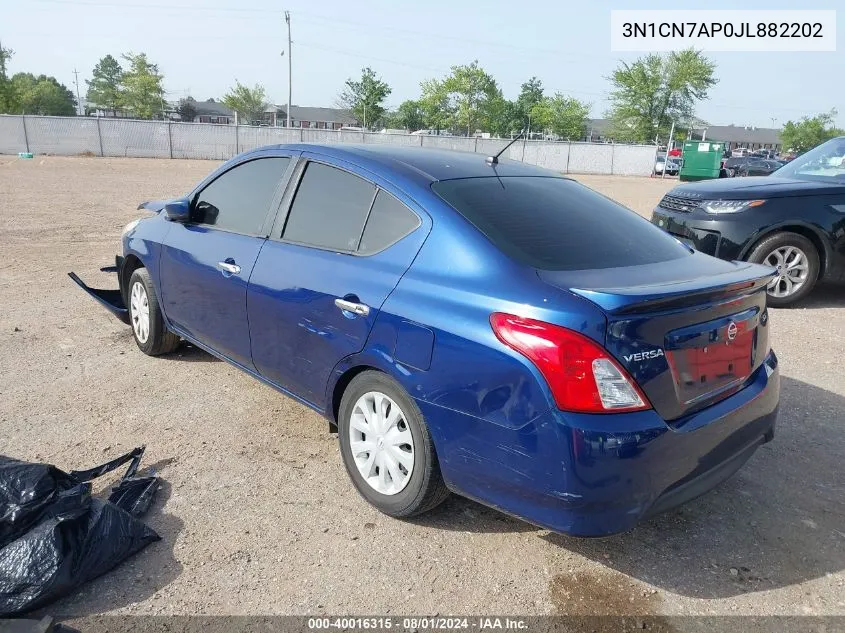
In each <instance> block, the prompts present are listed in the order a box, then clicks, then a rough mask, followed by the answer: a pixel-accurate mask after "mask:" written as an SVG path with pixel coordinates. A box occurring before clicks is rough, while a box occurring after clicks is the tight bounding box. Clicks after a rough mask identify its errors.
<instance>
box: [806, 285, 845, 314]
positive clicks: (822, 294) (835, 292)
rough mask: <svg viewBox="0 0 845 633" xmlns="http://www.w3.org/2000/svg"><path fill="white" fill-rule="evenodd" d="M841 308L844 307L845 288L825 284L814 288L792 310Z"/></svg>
mask: <svg viewBox="0 0 845 633" xmlns="http://www.w3.org/2000/svg"><path fill="white" fill-rule="evenodd" d="M843 307H845V286H841V285H834V284H825V285H822V286H819V287H817V288H814V289H813V291H812V292H811V293H810V294H809V295H807V298H806V299H803V300H802V301H799V302H798V303H797V304H796V305H795V308H794V309H797V310H800V309H801V308H843Z"/></svg>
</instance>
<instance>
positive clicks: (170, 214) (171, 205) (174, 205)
mask: <svg viewBox="0 0 845 633" xmlns="http://www.w3.org/2000/svg"><path fill="white" fill-rule="evenodd" d="M164 217H165V218H167V219H168V220H170V221H171V222H181V223H185V222H188V221H189V220H190V219H191V203H190V201H189V200H188V199H187V198H179V199H177V200H171V201H170V202H168V203H167V204H166V205H164Z"/></svg>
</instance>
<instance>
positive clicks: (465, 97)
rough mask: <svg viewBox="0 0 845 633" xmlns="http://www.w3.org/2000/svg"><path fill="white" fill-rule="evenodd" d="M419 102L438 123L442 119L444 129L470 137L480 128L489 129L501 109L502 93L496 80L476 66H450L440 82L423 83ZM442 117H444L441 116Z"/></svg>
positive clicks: (476, 64) (474, 64)
mask: <svg viewBox="0 0 845 633" xmlns="http://www.w3.org/2000/svg"><path fill="white" fill-rule="evenodd" d="M422 88H423V97H422V99H423V102H424V103H425V104H427V105H428V106H429V109H430V110H431V112H432V113H433V114H435V113H436V116H437V118H438V122H439V119H440V118H446V120H447V121H448V127H450V128H453V129H456V130H461V131H464V130H465V131H466V134H467V136H471V135H472V134H473V133H475V131H476V130H477V129H479V127H480V126H482V125H483V126H485V127H487V126H489V124H490V121H491V120H492V119H493V118H494V117H495V115H496V113H497V112H498V110H499V109H500V108H501V100H502V91H501V90H499V87H498V85H496V80H495V79H493V77H491V76H490V75H489V74H487V73H486V72H485V71H484V69H482V68H481V67H480V66H479V65H478V60H475V61H473V62H472V63H471V64H466V65H461V66H452V72H451V74H449V75H448V76H447V77H445V78H444V79H443V80H441V81H437V80H430V81H427V82H423V84H422ZM444 115H445V116H444Z"/></svg>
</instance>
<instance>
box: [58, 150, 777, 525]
mask: <svg viewBox="0 0 845 633" xmlns="http://www.w3.org/2000/svg"><path fill="white" fill-rule="evenodd" d="M141 206H142V207H143V208H145V209H148V210H152V211H155V212H157V213H156V214H155V215H154V216H153V217H150V218H147V219H141V220H136V221H134V222H132V223H130V224H129V225H128V226H127V227H126V228H125V229H124V231H123V237H122V253H121V254H120V255H119V256H118V257H117V260H116V266H115V267H114V269H113V270H114V271H115V272H116V273H117V276H118V286H119V289H118V290H97V289H90V288H88V287H87V286H85V284H84V282H82V280H81V279H79V277H78V276H76V275H73V274H72V273H71V275H72V276H73V277H74V280H75V281H76V282H77V283H78V284H79V285H80V286H82V287H83V288H85V289H86V290H87V291H88V292H89V293H90V294H91V295H92V296H93V297H94V298H95V299H97V300H98V301H99V302H101V303H102V304H103V305H105V306H106V307H107V308H108V309H109V310H110V311H111V312H112V313H114V314H115V315H117V316H118V317H119V318H120V319H122V320H123V321H125V322H126V323H128V324H131V328H132V332H133V336H134V338H135V342H136V343H137V346H138V348H139V349H140V350H141V351H142V352H144V353H145V354H149V355H152V356H155V355H158V354H165V353H168V352H171V351H173V350H174V349H176V347H177V346H178V345H179V341H180V339H185V340H186V341H190V342H191V343H193V344H194V345H196V346H198V347H200V348H202V349H205V350H207V351H208V352H210V353H211V354H213V355H215V356H218V357H219V358H221V359H223V360H225V361H227V362H229V363H231V364H233V365H234V366H236V367H238V368H240V369H242V370H243V371H245V372H246V373H248V374H250V375H251V376H254V377H255V378H257V379H259V380H261V381H263V382H265V383H267V384H269V385H271V386H272V387H274V388H276V389H278V390H279V391H281V392H282V393H285V394H288V395H290V396H291V397H293V398H295V399H296V400H298V401H299V402H301V403H303V404H305V405H306V406H308V407H311V408H312V409H314V410H316V411H317V412H319V413H321V414H322V415H323V416H325V417H326V418H327V419H328V421H329V424H330V425H331V426H332V427H333V428H336V430H337V432H338V436H339V442H340V452H341V456H342V459H343V462H344V464H345V466H346V470H347V472H348V474H349V476H350V478H351V480H352V483H353V484H354V486H355V488H356V489H357V490H358V492H359V493H360V494H361V495H362V496H363V497H364V498H365V499H366V500H367V501H369V502H370V503H371V504H373V505H374V506H375V507H376V508H378V509H380V510H381V511H383V512H385V513H386V514H388V515H391V516H395V517H406V516H411V515H415V514H419V513H421V512H425V511H426V510H429V509H431V508H433V507H434V506H436V505H437V504H439V503H440V502H441V501H443V499H444V498H445V497H446V495H447V493H448V491H449V490H452V491H454V492H457V493H458V494H462V495H465V496H467V497H471V498H473V499H477V500H478V501H480V502H482V503H485V504H488V505H490V506H492V507H495V508H498V509H501V510H504V511H505V512H508V513H511V514H514V515H516V516H519V517H523V518H524V519H526V520H528V521H530V522H532V523H535V524H537V525H541V526H544V527H547V528H549V529H552V530H558V531H562V532H567V533H570V534H576V535H583V536H598V535H604V534H611V533H615V532H620V531H624V530H627V529H629V528H631V527H632V526H633V525H634V524H636V523H637V522H638V521H639V520H640V519H643V518H644V517H646V516H649V515H651V514H653V513H656V512H660V511H662V510H665V509H667V508H669V507H672V506H674V505H677V504H679V503H683V502H684V501H687V500H689V499H692V498H693V497H696V496H698V495H700V494H702V493H703V492H705V491H706V490H708V489H710V488H712V487H713V486H715V485H717V484H718V483H719V482H720V481H722V480H724V479H725V478H727V477H728V476H730V475H731V474H733V473H734V472H735V471H736V470H737V469H738V468H739V467H740V466H741V465H742V463H743V462H745V460H746V459H748V457H749V456H750V455H751V454H752V453H753V452H754V451H755V450H756V448H757V447H758V446H759V445H760V444H762V443H764V442H767V441H769V440H771V439H772V437H773V432H774V422H775V417H776V410H777V404H778V397H779V396H778V394H779V382H778V363H777V358H776V356H775V354H774V352H773V351H771V348H770V345H769V327H768V323H769V322H768V313H767V312H766V293H765V288H766V285H767V284H768V283H769V280H770V279H771V277H772V271H771V269H770V268H768V267H764V266H759V265H757V264H750V263H746V262H739V263H732V262H725V261H721V260H719V259H715V258H712V257H710V256H708V255H704V254H702V253H698V252H695V251H693V250H692V249H690V248H688V247H687V246H684V245H683V244H681V243H680V242H679V241H677V240H676V239H674V238H672V237H671V236H669V235H667V234H666V233H664V232H663V231H661V230H659V229H658V228H657V227H655V226H653V225H652V224H650V223H649V222H648V221H647V220H645V219H643V218H641V217H640V216H638V215H637V214H635V213H633V212H631V211H630V210H628V209H626V208H625V207H623V206H621V205H619V204H617V203H616V202H613V201H612V200H610V199H608V198H606V197H604V196H602V195H599V194H598V193H596V192H594V191H592V190H591V189H589V188H587V187H585V186H583V185H581V184H579V183H577V182H575V181H574V180H570V179H568V178H565V177H562V176H560V174H558V173H556V172H552V171H548V170H545V169H541V168H539V167H534V166H531V165H527V164H524V163H521V162H518V161H510V160H504V159H503V160H501V161H500V162H499V161H498V160H497V159H496V158H495V157H488V158H487V159H486V160H485V158H484V157H482V156H479V155H477V154H473V153H462V152H447V151H442V150H430V149H428V150H427V149H422V148H414V147H402V146H398V145H397V146H390V145H382V146H377V145H366V146H363V145H362V146H347V145H343V146H341V145H337V146H331V145H309V144H300V145H280V146H274V147H268V148H264V149H260V150H255V151H251V152H249V153H246V154H242V155H240V156H238V157H236V158H235V159H233V160H231V161H229V162H227V163H225V164H224V165H222V166H221V167H219V168H218V169H216V170H215V171H214V172H213V173H212V174H210V175H209V176H208V177H206V178H205V179H204V180H203V181H202V182H200V183H199V185H197V187H196V188H195V189H194V190H193V191H191V192H190V193H188V194H187V195H186V196H184V197H181V198H176V199H173V200H169V201H152V202H147V203H144V204H143V205H141ZM162 371H166V370H165V369H164V367H162ZM150 397H155V395H154V394H150ZM300 421H301V420H298V421H297V423H298V422H300ZM285 422H286V421H285V420H274V419H272V418H269V417H268V419H267V424H268V425H271V424H285ZM291 450H295V447H294V448H293V449H291Z"/></svg>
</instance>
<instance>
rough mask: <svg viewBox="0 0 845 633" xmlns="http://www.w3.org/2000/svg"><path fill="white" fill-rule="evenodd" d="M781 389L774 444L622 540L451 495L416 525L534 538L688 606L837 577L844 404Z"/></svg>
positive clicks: (798, 386)
mask: <svg viewBox="0 0 845 633" xmlns="http://www.w3.org/2000/svg"><path fill="white" fill-rule="evenodd" d="M781 384H782V394H781V409H780V415H779V419H778V426H777V432H776V436H775V440H774V442H772V443H769V444H766V445H764V446H763V447H761V448H760V449H759V450H758V451H757V453H756V454H755V455H754V456H753V457H752V458H751V460H750V461H749V462H748V464H746V465H745V467H744V468H743V469H742V470H741V471H740V472H739V473H738V474H737V475H735V476H734V477H733V478H731V479H729V480H728V481H727V482H725V483H724V484H722V485H721V486H720V487H718V488H717V489H716V490H714V491H712V492H710V493H708V494H706V495H705V496H703V497H700V498H698V499H696V500H694V501H692V502H690V503H688V504H686V505H684V506H682V507H680V508H678V509H676V510H674V511H670V512H668V513H666V514H663V515H660V516H657V517H655V518H653V519H650V520H648V521H645V522H644V523H642V524H640V525H639V526H638V527H637V528H635V529H634V530H632V531H630V532H627V533H625V534H621V535H617V536H613V537H608V538H603V539H579V538H574V537H568V536H564V535H561V534H554V533H547V532H545V531H540V530H537V528H534V527H532V526H530V525H528V524H527V523H523V522H522V521H519V520H517V519H513V518H511V517H508V516H506V515H504V514H501V513H499V512H496V511H494V510H491V509H488V508H485V507H482V506H480V505H478V504H476V503H473V502H471V501H468V500H465V499H461V498H457V497H452V498H451V499H450V501H448V502H447V503H445V504H443V505H442V506H441V507H440V508H438V509H437V510H435V511H434V512H432V513H429V514H428V515H426V516H424V517H421V518H419V519H417V522H418V523H420V524H424V525H430V526H432V527H438V528H442V529H449V530H466V531H471V532H525V531H532V530H537V531H538V533H539V534H540V535H541V538H543V539H545V540H547V541H548V542H549V543H551V544H553V545H555V546H558V547H561V548H565V549H566V550H569V551H570V552H573V553H577V554H580V555H582V556H584V557H586V558H589V559H591V560H593V561H595V562H596V563H600V564H601V565H602V566H603V567H604V569H605V571H616V572H619V573H621V574H624V575H626V576H629V577H632V578H636V579H638V580H641V581H643V582H647V583H649V584H651V585H654V586H656V587H659V588H660V589H663V590H665V591H668V592H672V593H676V594H681V595H684V596H689V597H694V598H726V597H729V596H735V595H740V594H743V593H749V592H755V591H765V590H768V589H775V588H778V587H784V586H788V585H793V584H797V583H801V582H804V581H806V580H812V579H814V578H820V577H823V576H825V575H826V574H828V573H836V572H841V571H842V570H843V569H845V469H843V468H842V455H845V398H843V397H842V396H840V395H837V394H834V393H831V392H830V391H826V390H824V389H820V388H818V387H814V386H813V385H809V384H807V383H805V382H802V381H799V380H795V379H792V378H786V377H784V378H782V383H781ZM586 580H588V579H584V578H582V579H580V581H586ZM606 580H607V579H602V578H600V579H598V580H597V581H596V583H597V586H598V585H601V584H602V583H604V582H606Z"/></svg>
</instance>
